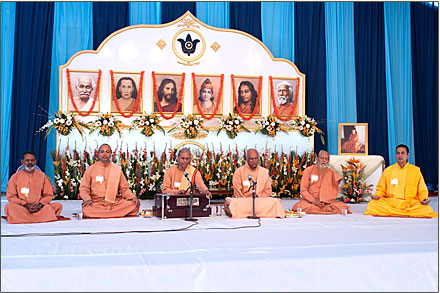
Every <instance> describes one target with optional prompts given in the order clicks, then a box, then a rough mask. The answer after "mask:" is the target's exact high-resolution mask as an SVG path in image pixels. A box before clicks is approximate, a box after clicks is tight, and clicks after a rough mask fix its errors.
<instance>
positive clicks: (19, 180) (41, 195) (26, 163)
mask: <svg viewBox="0 0 440 293" xmlns="http://www.w3.org/2000/svg"><path fill="white" fill-rule="evenodd" d="M21 164H22V165H23V169H22V170H20V171H18V172H17V173H15V174H14V175H12V177H11V179H10V180H9V183H8V188H7V190H6V198H7V199H8V203H7V204H6V205H5V214H6V217H7V221H8V223H10V224H21V223H39V222H51V221H56V220H57V217H58V216H59V215H60V214H61V210H62V209H63V206H62V205H61V204H60V203H50V201H51V200H52V199H53V191H52V185H51V184H50V182H49V180H48V179H47V177H46V175H45V174H44V173H43V172H41V171H39V170H37V169H35V167H36V164H37V157H36V155H35V153H33V152H31V151H29V152H25V153H24V154H23V158H22V160H21Z"/></svg>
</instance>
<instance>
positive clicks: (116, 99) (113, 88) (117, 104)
mask: <svg viewBox="0 0 440 293" xmlns="http://www.w3.org/2000/svg"><path fill="white" fill-rule="evenodd" d="M144 73H145V71H141V78H140V80H139V91H138V92H137V95H136V103H135V105H134V108H133V110H131V112H130V114H128V115H125V114H124V113H123V112H122V110H121V107H120V106H119V101H118V98H116V88H115V80H114V74H113V70H110V76H111V79H112V93H113V100H114V101H115V104H116V109H118V111H119V113H120V114H121V115H122V116H123V117H125V118H130V117H131V116H133V114H134V112H136V110H137V107H138V105H139V101H140V96H141V95H142V84H143V81H144ZM139 93H140V94H139Z"/></svg>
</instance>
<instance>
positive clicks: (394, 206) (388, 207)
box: [364, 163, 438, 218]
mask: <svg viewBox="0 0 440 293" xmlns="http://www.w3.org/2000/svg"><path fill="white" fill-rule="evenodd" d="M374 195H378V196H380V199H378V200H374V199H372V200H371V201H370V202H369V203H368V206H367V210H366V211H365V212H364V214H365V215H374V216H391V217H418V218H425V217H428V218H438V214H437V213H435V212H434V211H433V210H432V208H431V207H430V206H429V205H422V204H421V203H420V201H422V200H423V199H425V198H428V189H427V188H426V184H425V180H423V176H422V173H421V172H420V168H419V167H416V166H414V165H411V164H409V163H407V164H406V165H405V166H404V167H403V168H400V166H399V165H398V164H397V163H396V164H394V165H392V166H390V167H388V168H386V169H385V171H384V172H383V174H382V176H381V177H380V180H379V183H378V184H377V187H376V193H375V194H374Z"/></svg>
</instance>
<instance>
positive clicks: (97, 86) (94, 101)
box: [66, 69, 101, 117]
mask: <svg viewBox="0 0 440 293" xmlns="http://www.w3.org/2000/svg"><path fill="white" fill-rule="evenodd" d="M66 75H67V87H68V90H69V95H70V100H71V102H72V105H73V107H74V108H75V110H76V112H77V113H78V114H79V115H81V116H83V117H86V116H89V115H90V113H92V110H93V108H95V103H96V98H97V97H98V92H99V86H100V84H101V69H99V71H98V83H97V85H96V90H95V96H94V97H93V104H92V106H91V107H90V110H89V111H88V112H87V113H86V114H82V113H81V111H79V109H78V106H76V103H75V101H74V100H73V92H72V84H71V82H70V70H69V69H66Z"/></svg>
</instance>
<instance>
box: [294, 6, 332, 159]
mask: <svg viewBox="0 0 440 293" xmlns="http://www.w3.org/2000/svg"><path fill="white" fill-rule="evenodd" d="M324 22H325V15H324V3H318V2H314V3H312V2H310V3H306V2H298V3H296V6H295V64H296V66H297V67H298V69H299V71H301V72H302V73H304V74H305V75H306V114H307V116H309V117H314V118H315V120H316V121H318V122H320V123H319V124H318V125H317V126H318V127H319V128H320V129H321V130H322V131H324V132H325V135H324V140H325V145H323V144H322V142H321V139H320V138H319V135H315V143H314V144H315V151H319V150H322V149H327V146H328V139H327V137H328V136H327V123H326V122H325V121H326V119H327V94H326V87H327V85H326V84H327V83H326V70H325V68H326V62H327V61H326V55H325V28H324Z"/></svg>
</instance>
